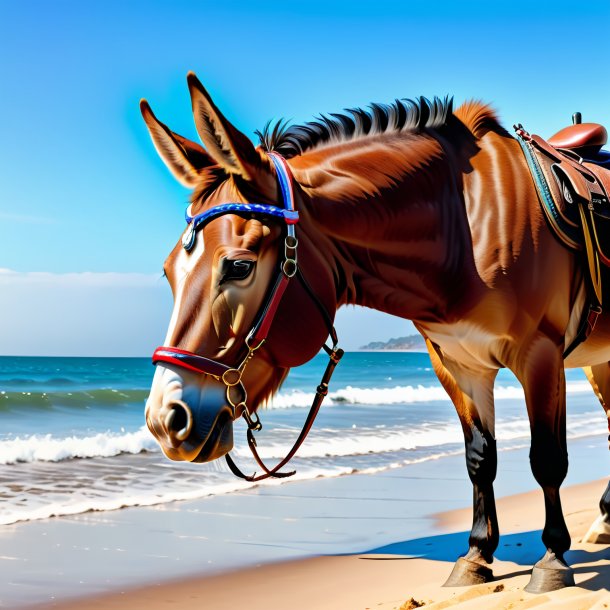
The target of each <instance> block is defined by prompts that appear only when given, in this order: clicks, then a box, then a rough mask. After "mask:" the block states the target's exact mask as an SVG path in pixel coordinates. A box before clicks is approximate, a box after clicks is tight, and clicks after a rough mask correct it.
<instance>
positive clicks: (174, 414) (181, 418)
mask: <svg viewBox="0 0 610 610" xmlns="http://www.w3.org/2000/svg"><path fill="white" fill-rule="evenodd" d="M191 426H192V416H191V412H190V410H189V408H188V407H187V406H186V405H184V404H182V403H179V402H177V403H173V404H172V405H171V406H170V410H169V411H168V413H167V415H166V416H165V429H166V430H167V432H168V434H169V436H170V437H171V438H173V439H175V440H177V441H180V442H183V441H185V440H186V439H187V438H188V435H189V434H190V433H191Z"/></svg>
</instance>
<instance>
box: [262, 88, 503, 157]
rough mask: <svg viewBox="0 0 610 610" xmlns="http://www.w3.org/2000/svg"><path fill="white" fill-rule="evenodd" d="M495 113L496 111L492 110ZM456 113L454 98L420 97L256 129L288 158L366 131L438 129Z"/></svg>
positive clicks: (268, 146) (272, 148) (265, 142)
mask: <svg viewBox="0 0 610 610" xmlns="http://www.w3.org/2000/svg"><path fill="white" fill-rule="evenodd" d="M492 114H493V113H492ZM451 116H453V98H450V97H445V98H444V99H440V98H438V97H435V98H434V99H433V100H432V101H430V100H428V99H426V98H425V97H420V98H419V99H418V100H417V101H415V100H410V99H402V100H398V99H397V100H395V101H394V102H393V103H392V104H371V105H370V106H369V109H368V110H363V109H362V108H348V109H347V110H345V111H344V112H343V113H341V114H337V113H331V114H329V115H324V114H322V115H320V116H319V117H318V118H316V119H314V120H313V121H309V122H308V123H305V125H290V124H289V123H288V121H285V120H283V119H280V120H279V121H277V122H276V123H275V124H273V125H272V122H271V121H269V122H268V123H267V124H266V125H265V127H264V129H263V130H262V131H258V130H257V131H256V132H255V133H256V135H257V136H258V137H259V140H260V144H261V146H262V148H263V149H264V150H266V151H267V152H272V151H274V152H278V153H280V154H281V155H282V156H284V157H285V158H287V159H290V158H291V157H295V156H297V155H301V154H303V153H304V152H305V151H307V150H311V149H313V148H316V147H318V146H321V145H323V144H327V143H331V142H332V143H335V142H345V141H348V140H353V139H355V138H358V137H362V136H366V135H377V134H380V133H388V132H389V133H391V132H401V131H410V132H413V131H414V132H417V131H421V130H422V129H435V128H439V127H442V126H443V125H445V124H446V123H447V121H448V120H449V118H450V117H451Z"/></svg>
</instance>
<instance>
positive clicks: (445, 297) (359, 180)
mask: <svg viewBox="0 0 610 610" xmlns="http://www.w3.org/2000/svg"><path fill="white" fill-rule="evenodd" d="M295 161H296V160H295ZM459 165H460V152H459V151H457V150H455V149H454V148H453V146H452V145H450V144H449V143H448V142H447V141H443V140H442V139H441V138H440V137H438V136H437V135H436V134H426V133H424V134H417V135H415V134H394V135H384V136H377V137H375V138H369V139H362V140H360V141H353V142H346V143H343V144H341V145H336V146H332V147H331V146H327V147H325V148H322V149H319V150H313V151H311V152H309V153H306V154H305V155H303V156H302V157H300V158H299V159H298V161H297V162H296V163H295V176H296V178H297V180H298V182H299V183H300V185H301V187H302V189H303V192H304V194H305V198H306V199H307V201H306V202H305V208H306V210H307V214H305V215H304V219H303V221H304V222H303V227H302V229H303V230H304V232H305V233H306V234H307V235H308V236H309V237H310V238H311V239H312V240H314V241H316V245H317V247H318V248H319V249H320V250H321V251H322V254H323V259H324V260H325V261H327V264H329V265H331V266H332V272H333V275H334V278H335V283H336V296H337V307H339V306H340V305H344V304H357V305H363V306H366V307H370V308H373V309H377V310H379V311H383V312H386V313H389V314H393V315H398V316H401V317H403V318H409V319H412V320H421V321H433V320H441V319H446V317H447V315H448V312H449V310H450V309H455V308H456V305H458V302H459V301H460V300H462V299H463V294H464V290H465V289H466V290H467V285H468V281H469V278H470V277H472V276H471V274H469V273H468V271H469V270H470V269H471V267H472V261H471V260H469V255H468V252H472V248H471V247H469V243H470V234H469V231H468V223H467V220H466V215H465V211H464V200H463V192H462V191H463V187H462V178H461V176H462V173H461V169H460V167H459ZM470 256H471V255H470Z"/></svg>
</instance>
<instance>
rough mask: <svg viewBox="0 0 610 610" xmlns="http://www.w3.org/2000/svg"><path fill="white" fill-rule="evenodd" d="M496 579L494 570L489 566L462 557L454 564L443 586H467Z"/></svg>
mask: <svg viewBox="0 0 610 610" xmlns="http://www.w3.org/2000/svg"><path fill="white" fill-rule="evenodd" d="M493 579H494V575H493V572H492V571H491V569H490V568H488V567H487V566H484V565H482V564H480V563H476V562H475V561H469V560H468V559H465V558H464V557H460V558H459V559H458V560H457V561H456V562H455V565H454V566H453V570H451V574H450V575H449V578H448V579H447V581H446V582H445V584H444V585H443V587H467V586H469V585H480V584H482V583H484V582H491V581H492V580H493Z"/></svg>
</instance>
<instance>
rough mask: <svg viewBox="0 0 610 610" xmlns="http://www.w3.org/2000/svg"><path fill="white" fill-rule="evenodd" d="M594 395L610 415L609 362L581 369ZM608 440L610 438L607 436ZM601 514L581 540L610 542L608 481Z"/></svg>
mask: <svg viewBox="0 0 610 610" xmlns="http://www.w3.org/2000/svg"><path fill="white" fill-rule="evenodd" d="M583 370H584V372H585V375H586V376H587V379H588V380H589V382H590V383H591V386H592V387H593V391H594V392H595V395H596V396H597V398H598V399H599V402H600V403H601V405H602V408H603V409H604V412H605V413H606V415H607V416H608V417H610V411H609V410H608V409H609V408H610V363H604V364H597V365H595V366H590V367H586V368H585V369H583ZM609 440H610V438H609ZM599 508H600V511H601V515H600V516H599V517H598V518H597V519H596V520H595V522H594V523H593V525H591V527H590V528H589V531H588V532H587V533H586V534H585V536H584V538H583V539H582V540H583V542H592V543H597V544H610V483H608V486H607V487H606V491H605V492H604V494H603V495H602V497H601V500H600V501H599Z"/></svg>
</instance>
